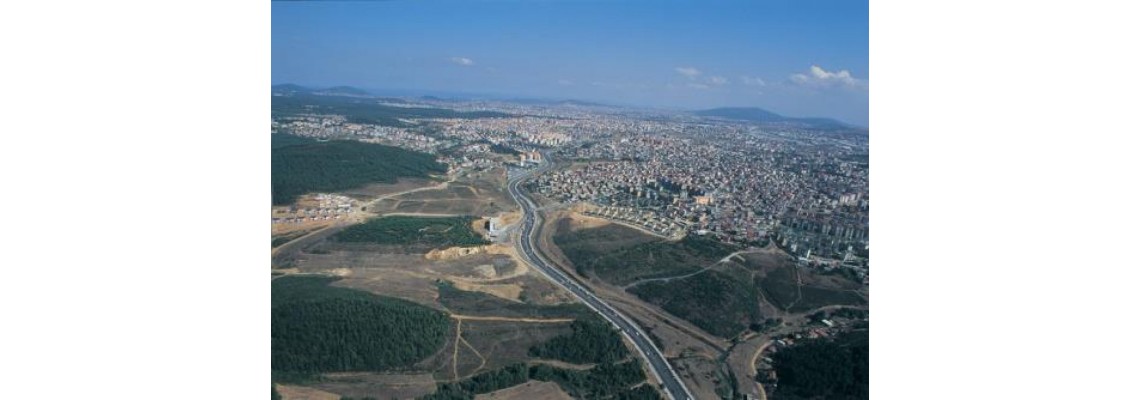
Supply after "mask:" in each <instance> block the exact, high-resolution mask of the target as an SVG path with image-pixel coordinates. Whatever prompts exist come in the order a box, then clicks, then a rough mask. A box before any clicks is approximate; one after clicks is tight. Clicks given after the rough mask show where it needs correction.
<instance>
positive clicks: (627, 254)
mask: <svg viewBox="0 0 1140 400" xmlns="http://www.w3.org/2000/svg"><path fill="white" fill-rule="evenodd" d="M623 232H633V233H632V234H627V233H623ZM629 236H646V235H644V234H641V233H638V232H637V231H635V230H633V229H630V228H626V227H623V226H620V225H616V224H615V225H608V226H603V227H599V228H590V229H582V230H579V231H574V232H568V231H561V232H558V233H556V234H555V235H554V244H555V245H557V246H558V248H559V249H561V250H562V253H563V254H565V255H566V257H567V258H569V259H570V262H572V263H574V267H575V268H576V269H577V270H578V273H580V274H587V273H593V274H595V275H597V276H598V277H599V278H601V279H602V280H604V281H606V282H609V283H611V284H614V285H625V284H629V283H631V282H635V281H638V280H641V279H648V278H659V277H668V276H675V275H681V274H685V273H690V272H696V271H698V270H700V269H701V268H702V267H704V266H707V265H710V264H712V263H715V262H716V261H717V260H720V259H721V258H722V257H724V256H727V255H728V254H729V253H732V252H733V251H734V250H735V248H734V247H733V246H730V245H727V244H722V243H720V242H717V241H715V240H713V239H708V238H701V237H693V236H689V237H686V238H685V239H682V240H681V241H679V242H670V241H666V240H663V239H654V240H652V241H648V242H642V243H636V244H632V245H630V246H621V247H618V246H615V245H614V244H615V243H619V242H618V241H615V240H611V239H610V238H614V239H616V238H617V237H629ZM624 242H626V243H629V242H630V241H628V240H625V241H624Z"/></svg>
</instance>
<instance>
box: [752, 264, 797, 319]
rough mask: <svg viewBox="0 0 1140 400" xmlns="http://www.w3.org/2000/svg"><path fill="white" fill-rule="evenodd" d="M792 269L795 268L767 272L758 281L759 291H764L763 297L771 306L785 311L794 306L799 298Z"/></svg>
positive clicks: (788, 267)
mask: <svg viewBox="0 0 1140 400" xmlns="http://www.w3.org/2000/svg"><path fill="white" fill-rule="evenodd" d="M793 268H795V267H792V266H786V267H780V268H777V269H774V270H771V271H769V272H768V274H767V275H766V276H764V277H763V278H759V279H758V280H759V281H760V289H761V290H763V291H764V297H765V298H766V299H768V301H769V302H771V303H772V305H774V306H776V307H779V308H782V309H785V310H786V309H788V308H789V307H791V306H793V305H795V303H796V300H797V299H798V298H799V289H798V287H797V286H798V284H797V283H796V276H795V271H794V270H793Z"/></svg>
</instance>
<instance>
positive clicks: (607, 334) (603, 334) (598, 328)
mask: <svg viewBox="0 0 1140 400" xmlns="http://www.w3.org/2000/svg"><path fill="white" fill-rule="evenodd" d="M570 327H571V328H573V329H574V333H572V334H569V335H563V336H558V337H555V338H553V339H550V340H549V341H547V342H546V343H542V344H540V345H537V346H534V347H531V348H530V355H531V356H534V357H538V358H549V359H555V360H562V361H566V362H571V363H576V364H586V363H609V362H615V361H618V360H621V359H623V358H625V357H626V356H627V355H629V350H627V349H626V348H625V344H624V343H622V340H621V336H619V335H618V333H617V331H616V330H615V329H614V328H613V327H612V326H610V324H609V323H607V322H605V321H603V320H600V319H597V318H591V319H584V320H577V321H574V322H573V323H571V324H570Z"/></svg>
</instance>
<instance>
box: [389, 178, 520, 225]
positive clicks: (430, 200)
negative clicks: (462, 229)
mask: <svg viewBox="0 0 1140 400" xmlns="http://www.w3.org/2000/svg"><path fill="white" fill-rule="evenodd" d="M515 210H516V205H515V202H514V201H513V200H512V199H511V197H510V195H509V194H507V192H506V177H505V176H504V175H503V174H502V172H501V171H500V170H498V169H496V170H492V171H484V172H479V173H474V174H471V175H467V176H462V177H457V178H456V179H455V180H454V181H452V182H450V183H448V184H447V185H445V186H443V187H438V188H432V189H423V190H417V191H413V192H409V193H404V194H399V195H390V196H388V197H387V198H384V199H380V200H378V201H376V202H374V203H372V205H370V206H369V207H368V211H369V212H371V213H374V214H390V213H408V214H440V215H474V216H479V217H485V216H493V215H498V214H500V213H504V212H511V211H515Z"/></svg>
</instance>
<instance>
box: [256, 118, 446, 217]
mask: <svg viewBox="0 0 1140 400" xmlns="http://www.w3.org/2000/svg"><path fill="white" fill-rule="evenodd" d="M271 158H272V160H271V162H272V172H273V176H272V181H273V204H289V203H292V202H293V201H295V200H296V199H297V197H299V196H300V195H302V194H305V193H311V192H335V191H340V190H345V189H352V188H356V187H360V186H363V185H365V184H369V183H395V182H396V179H397V178H400V177H427V176H429V175H431V174H442V173H445V172H447V167H446V166H445V165H443V164H440V163H439V162H436V160H435V156H432V155H431V154H427V153H420V152H415V151H410V150H404V149H401V148H399V147H392V146H385V145H380V144H373V143H364V142H357V141H351V140H332V141H327V142H321V141H316V140H311V139H305V138H299V137H296V136H290V135H283V134H274V135H273V149H272V154H271Z"/></svg>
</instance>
